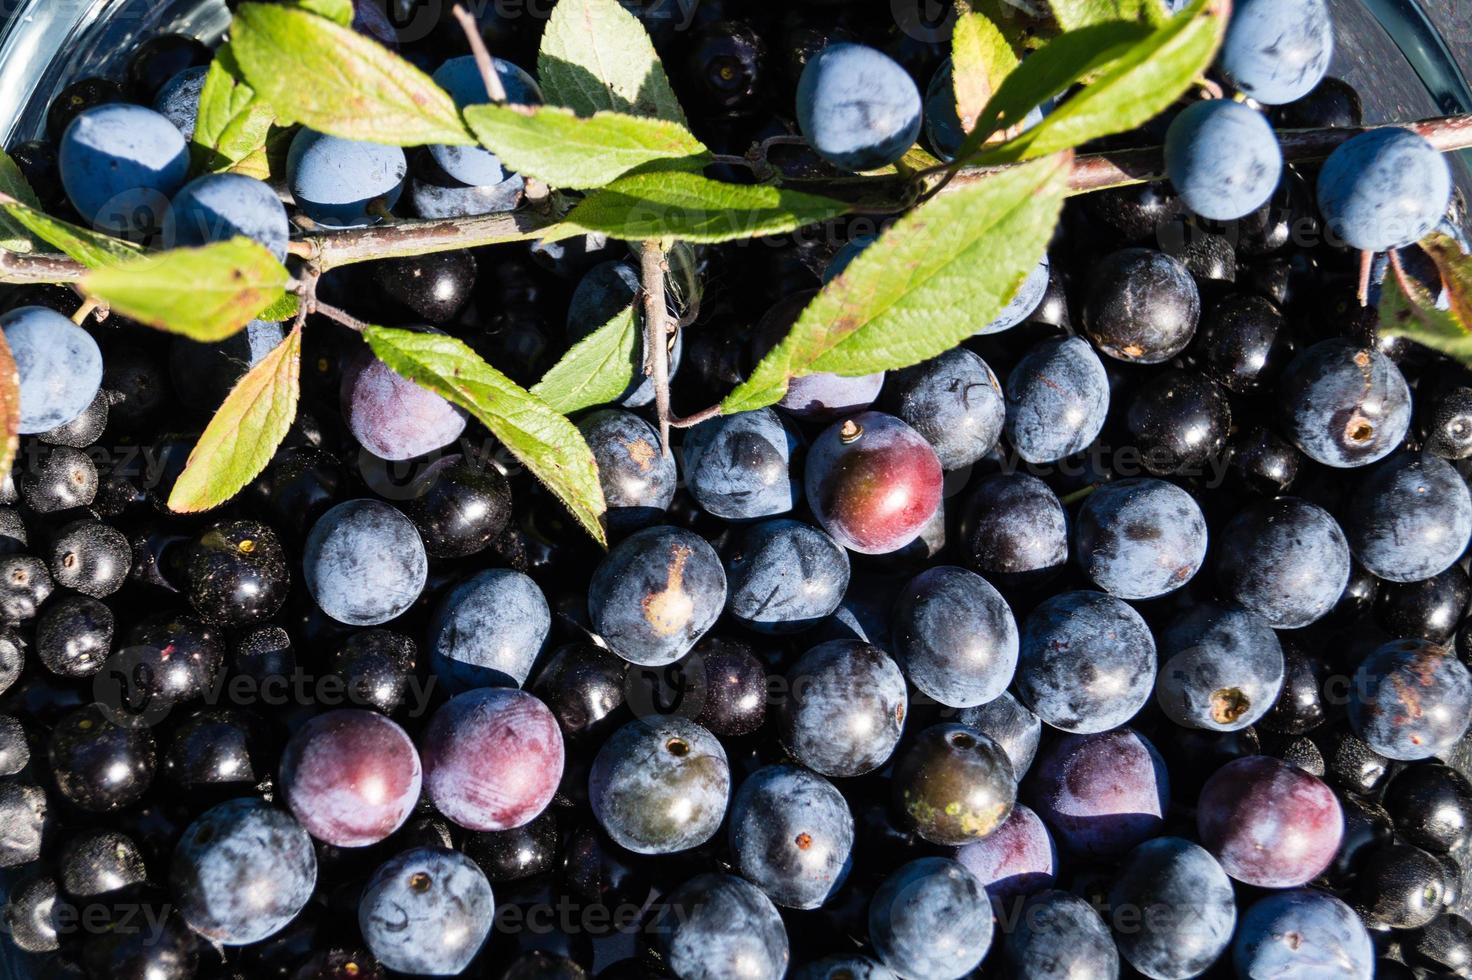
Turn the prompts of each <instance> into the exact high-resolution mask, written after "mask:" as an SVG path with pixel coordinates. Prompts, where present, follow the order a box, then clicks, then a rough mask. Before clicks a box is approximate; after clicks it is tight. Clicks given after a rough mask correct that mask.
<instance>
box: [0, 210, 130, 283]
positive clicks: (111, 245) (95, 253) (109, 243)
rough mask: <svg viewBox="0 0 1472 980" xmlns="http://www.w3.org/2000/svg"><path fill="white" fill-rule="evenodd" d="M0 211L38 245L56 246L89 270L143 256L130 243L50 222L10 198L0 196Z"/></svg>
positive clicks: (58, 220) (50, 220)
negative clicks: (27, 232)
mask: <svg viewBox="0 0 1472 980" xmlns="http://www.w3.org/2000/svg"><path fill="white" fill-rule="evenodd" d="M0 210H3V211H4V212H5V214H6V215H7V216H8V217H10V218H11V219H12V220H13V221H15V222H16V223H17V224H19V225H20V226H21V227H23V228H25V229H27V230H29V231H30V232H31V234H33V235H35V236H36V237H37V238H39V239H41V241H43V242H46V243H47V244H48V245H53V246H55V247H56V248H58V249H60V250H61V251H62V252H64V253H65V254H67V255H69V256H71V257H72V258H74V259H76V260H77V261H78V262H80V263H82V264H83V265H85V266H86V267H87V268H89V269H100V268H102V267H104V266H109V265H117V264H118V263H120V262H127V261H131V260H133V259H136V258H138V256H140V255H142V254H143V252H142V250H141V249H140V248H139V247H138V246H137V245H134V244H133V243H132V242H125V241H123V240H122V239H121V238H113V237H112V236H110V235H104V234H102V233H101V232H96V231H92V230H91V229H88V228H82V227H80V226H78V225H74V224H70V223H69V222H66V221H62V220H61V219H60V218H53V217H51V216H50V215H49V214H46V213H44V212H42V211H40V210H38V209H36V208H32V207H28V206H27V205H25V204H22V203H20V202H19V201H17V200H15V199H14V198H11V197H5V196H4V195H0Z"/></svg>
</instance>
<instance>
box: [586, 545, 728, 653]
mask: <svg viewBox="0 0 1472 980" xmlns="http://www.w3.org/2000/svg"><path fill="white" fill-rule="evenodd" d="M725 603H726V573H725V570H724V569H723V568H722V567H721V562H720V559H719V558H718V557H717V555H716V553H715V550H714V549H713V548H711V546H710V545H709V544H707V543H706V541H705V539H703V538H701V537H699V536H698V535H696V534H693V533H691V532H690V531H686V530H684V529H683V528H676V527H651V528H646V529H645V530H643V531H638V532H636V533H634V534H632V535H630V536H629V537H628V538H626V539H624V540H623V541H622V542H621V543H619V544H618V545H617V546H615V547H614V548H613V550H612V551H610V552H609V553H608V557H607V558H605V559H604V560H603V562H602V564H600V565H599V566H598V568H597V570H596V571H594V573H593V579H592V582H591V583H590V584H589V586H588V615H589V618H590V620H591V622H592V626H593V629H594V631H595V632H597V633H598V634H599V635H600V636H602V637H603V639H605V640H606V641H608V645H609V646H610V647H612V649H613V651H614V652H615V653H617V654H618V655H619V656H621V657H623V658H624V659H625V660H627V661H629V662H630V663H635V664H641V665H644V666H662V665H664V664H668V663H673V662H674V661H676V660H678V659H680V658H681V657H683V656H684V655H685V654H686V653H687V652H688V651H689V650H690V648H691V647H692V646H694V645H695V641H696V640H698V639H700V637H701V636H703V635H704V634H705V632H706V631H707V630H709V629H710V628H711V626H712V625H713V624H714V623H715V621H716V619H717V617H719V616H720V613H721V609H722V607H723V606H724V605H725Z"/></svg>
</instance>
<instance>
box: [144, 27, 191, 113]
mask: <svg viewBox="0 0 1472 980" xmlns="http://www.w3.org/2000/svg"><path fill="white" fill-rule="evenodd" d="M210 57H211V51H210V49H209V48H208V47H207V46H206V45H205V44H204V43H203V42H202V41H198V40H196V39H195V38H192V37H187V36H185V35H183V34H159V35H157V36H155V37H151V38H149V39H148V40H147V41H144V42H143V43H142V44H141V45H139V46H138V48H137V49H136V50H135V51H134V52H133V56H132V57H131V58H130V59H129V60H128V92H129V94H130V95H132V97H133V98H134V99H135V100H137V101H139V102H142V103H144V104H145V105H147V104H151V103H152V102H153V100H154V98H155V97H156V96H157V95H158V93H159V90H160V89H162V88H163V87H164V85H165V84H166V83H167V82H168V81H169V80H170V79H171V78H173V77H174V76H175V75H177V74H179V72H181V71H183V70H185V69H186V68H193V67H195V66H196V65H207V64H209V63H210Z"/></svg>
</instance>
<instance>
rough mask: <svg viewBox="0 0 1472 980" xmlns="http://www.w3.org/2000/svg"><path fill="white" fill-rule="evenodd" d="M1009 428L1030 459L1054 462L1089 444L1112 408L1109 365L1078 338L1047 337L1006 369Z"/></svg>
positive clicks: (1021, 451) (1020, 450)
mask: <svg viewBox="0 0 1472 980" xmlns="http://www.w3.org/2000/svg"><path fill="white" fill-rule="evenodd" d="M1004 388H1005V390H1006V394H1007V421H1006V424H1005V431H1006V434H1007V439H1008V440H1009V441H1010V442H1011V443H1012V448H1013V449H1015V450H1016V451H1017V455H1019V456H1021V457H1022V458H1023V459H1024V460H1026V461H1027V462H1029V463H1053V462H1057V461H1058V460H1060V459H1063V458H1064V457H1065V456H1071V455H1073V454H1074V453H1076V452H1080V451H1081V450H1083V449H1085V448H1087V447H1088V445H1089V444H1090V443H1092V442H1093V441H1094V439H1095V438H1097V437H1098V435H1099V432H1100V431H1101V430H1102V429H1103V428H1104V420H1105V417H1106V416H1107V415H1108V413H1109V379H1108V376H1107V375H1106V374H1105V373H1104V364H1103V363H1102V362H1101V361H1100V360H1099V355H1098V354H1095V353H1094V349H1093V348H1092V347H1090V346H1089V345H1088V343H1087V342H1086V341H1084V340H1082V339H1080V338H1078V337H1068V338H1066V339H1062V340H1058V339H1054V340H1044V341H1042V342H1041V343H1039V344H1037V345H1036V346H1035V347H1033V348H1032V350H1030V351H1028V352H1027V354H1026V355H1024V356H1023V358H1022V360H1020V361H1018V362H1017V364H1016V366H1015V367H1013V368H1012V370H1011V371H1010V372H1008V374H1007V381H1006V384H1005V386H1004Z"/></svg>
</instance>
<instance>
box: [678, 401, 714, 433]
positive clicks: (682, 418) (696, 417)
mask: <svg viewBox="0 0 1472 980" xmlns="http://www.w3.org/2000/svg"><path fill="white" fill-rule="evenodd" d="M720 414H721V406H719V405H711V406H710V407H709V408H702V409H701V410H700V411H698V412H694V413H692V414H690V415H676V416H674V417H673V418H671V419H670V428H672V429H690V428H693V427H695V426H697V425H699V424H700V423H702V422H704V421H706V420H707V419H713V418H715V417H716V416H717V415H720Z"/></svg>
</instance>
